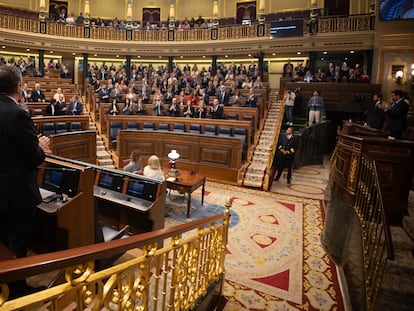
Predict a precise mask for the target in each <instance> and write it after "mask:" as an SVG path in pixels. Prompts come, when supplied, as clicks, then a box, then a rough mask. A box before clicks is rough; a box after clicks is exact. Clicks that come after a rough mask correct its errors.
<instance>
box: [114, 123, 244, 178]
mask: <svg viewBox="0 0 414 311" xmlns="http://www.w3.org/2000/svg"><path fill="white" fill-rule="evenodd" d="M133 149H139V150H140V151H141V154H142V155H143V158H144V160H145V159H147V158H148V157H149V156H150V155H152V154H156V155H158V156H159V157H160V159H161V162H162V164H163V166H165V165H168V158H167V154H168V153H169V152H170V151H171V150H172V149H176V150H177V152H178V153H179V154H180V159H179V160H178V161H177V168H178V169H180V168H182V169H186V170H190V171H191V170H193V171H195V172H198V173H201V174H203V175H206V176H207V177H210V178H212V179H217V176H220V178H221V179H222V180H226V181H229V182H234V183H236V182H237V172H238V170H239V169H240V168H241V166H242V150H243V145H242V142H241V141H240V140H239V139H237V138H232V137H221V136H213V135H207V136H206V135H195V134H189V133H174V132H152V133H151V135H148V132H145V131H120V132H119V136H118V143H117V153H118V156H119V159H118V163H117V164H118V165H119V166H120V167H122V161H123V160H125V159H127V158H128V157H129V154H130V153H131V151H132V150H133Z"/></svg>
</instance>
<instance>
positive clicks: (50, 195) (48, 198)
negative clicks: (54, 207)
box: [39, 187, 60, 203]
mask: <svg viewBox="0 0 414 311" xmlns="http://www.w3.org/2000/svg"><path fill="white" fill-rule="evenodd" d="M39 191H40V195H41V196H42V202H45V203H49V202H52V201H55V200H56V199H58V198H59V197H60V194H57V193H56V192H53V191H50V190H47V189H44V188H41V187H39Z"/></svg>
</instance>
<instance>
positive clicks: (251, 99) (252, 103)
mask: <svg viewBox="0 0 414 311" xmlns="http://www.w3.org/2000/svg"><path fill="white" fill-rule="evenodd" d="M258 98H259V96H258V95H256V94H254V89H253V88H251V89H250V90H249V96H248V97H247V98H246V107H249V108H256V107H257V100H258Z"/></svg>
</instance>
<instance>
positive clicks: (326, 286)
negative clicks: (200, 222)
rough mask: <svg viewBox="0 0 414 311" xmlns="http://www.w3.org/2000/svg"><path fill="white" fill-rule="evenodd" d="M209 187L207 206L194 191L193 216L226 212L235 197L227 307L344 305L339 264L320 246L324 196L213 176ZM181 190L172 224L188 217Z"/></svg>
mask: <svg viewBox="0 0 414 311" xmlns="http://www.w3.org/2000/svg"><path fill="white" fill-rule="evenodd" d="M206 190H207V191H206V194H205V201H204V202H205V203H204V206H202V205H201V204H200V199H201V198H200V196H201V191H196V192H195V193H194V195H193V200H192V211H191V215H190V219H189V220H192V219H198V218H201V217H206V216H209V215H212V214H214V213H216V212H217V213H220V212H222V208H221V206H223V205H224V202H225V198H226V197H231V198H232V202H233V204H232V223H231V227H230V229H229V243H228V253H227V256H226V283H225V287H224V296H225V297H226V298H227V301H228V303H227V304H226V306H225V307H224V310H226V311H229V310H343V307H342V305H343V303H342V298H341V294H340V290H339V286H338V281H337V275H336V270H335V266H334V264H333V263H332V262H331V260H330V259H329V258H328V256H327V255H326V254H325V252H324V250H323V249H322V247H321V246H320V233H321V229H322V225H323V214H322V206H321V201H320V200H315V199H306V198H300V197H295V196H290V195H283V194H277V193H272V192H263V191H256V190H251V189H245V188H240V187H234V186H230V185H223V184H218V183H212V182H207V184H206ZM180 196H181V195H178V194H177V195H173V194H171V195H170V197H169V198H168V196H167V198H168V199H167V207H168V208H169V215H170V217H168V218H166V225H167V226H168V223H170V224H174V223H175V222H177V221H178V222H182V221H187V220H186V218H185V213H186V204H185V201H184V200H183V199H182V198H180ZM181 197H182V196H181ZM180 200H182V203H181V204H179V201H180Z"/></svg>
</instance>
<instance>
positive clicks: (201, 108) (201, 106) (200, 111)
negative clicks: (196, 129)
mask: <svg viewBox="0 0 414 311" xmlns="http://www.w3.org/2000/svg"><path fill="white" fill-rule="evenodd" d="M193 117H194V118H197V119H205V118H206V117H207V108H206V105H205V103H204V102H203V101H200V102H199V103H198V107H197V108H196V111H195V112H194V116H193Z"/></svg>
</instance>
